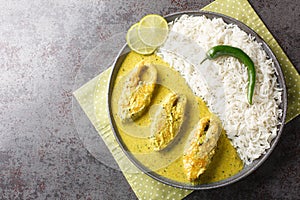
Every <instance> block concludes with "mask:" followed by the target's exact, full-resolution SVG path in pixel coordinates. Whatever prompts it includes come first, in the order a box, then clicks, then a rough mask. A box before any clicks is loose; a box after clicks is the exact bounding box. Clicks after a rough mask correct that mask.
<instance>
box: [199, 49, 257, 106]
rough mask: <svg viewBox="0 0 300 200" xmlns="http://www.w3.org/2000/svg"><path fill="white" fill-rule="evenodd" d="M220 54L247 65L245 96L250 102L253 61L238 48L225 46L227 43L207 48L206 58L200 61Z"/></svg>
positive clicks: (254, 73)
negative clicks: (246, 92)
mask: <svg viewBox="0 0 300 200" xmlns="http://www.w3.org/2000/svg"><path fill="white" fill-rule="evenodd" d="M220 56H232V57H235V58H237V59H238V60H239V61H240V62H242V63H243V64H244V65H245V66H246V67H247V71H248V80H249V84H248V94H247V97H248V102H249V104H252V97H253V93H254V87H255V76H256V72H255V67H254V63H253V61H252V60H251V58H250V57H249V56H248V55H247V54H246V53H245V52H244V51H243V50H241V49H239V48H236V47H232V46H227V45H218V46H215V47H212V48H211V49H210V50H208V52H207V53H206V58H205V59H204V60H203V61H202V62H201V63H203V62H204V61H205V60H206V59H210V60H212V59H215V58H218V57H220Z"/></svg>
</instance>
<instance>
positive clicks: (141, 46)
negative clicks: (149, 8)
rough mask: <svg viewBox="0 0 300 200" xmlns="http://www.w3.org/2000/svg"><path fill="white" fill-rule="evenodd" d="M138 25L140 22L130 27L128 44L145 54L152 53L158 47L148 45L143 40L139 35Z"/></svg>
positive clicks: (127, 38) (127, 36)
mask: <svg viewBox="0 0 300 200" xmlns="http://www.w3.org/2000/svg"><path fill="white" fill-rule="evenodd" d="M138 26H139V23H136V24H134V25H132V26H131V27H130V29H129V30H128V31H127V34H126V41H127V44H128V46H129V47H130V48H131V49H132V50H133V51H135V52H137V53H139V54H143V55H147V54H151V53H153V52H154V51H155V49H156V47H151V46H149V45H146V44H145V43H143V42H142V41H141V39H140V38H139V36H138V30H137V29H138Z"/></svg>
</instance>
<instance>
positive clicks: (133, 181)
mask: <svg viewBox="0 0 300 200" xmlns="http://www.w3.org/2000/svg"><path fill="white" fill-rule="evenodd" d="M203 10H207V11H213V12H218V13H222V14H225V15H228V16H231V17H233V18H236V19H238V20H239V21H241V22H244V23H245V24H246V25H248V26H249V27H251V28H252V29H253V30H254V31H256V32H257V33H258V34H259V35H260V36H261V37H262V38H263V39H264V40H265V41H266V42H267V43H268V44H269V46H270V47H271V49H272V50H273V52H274V53H275V55H276V56H277V58H278V60H279V62H280V64H281V67H282V69H283V72H284V75H285V79H286V84H287V88H288V105H289V108H288V115H287V121H289V120H291V119H293V118H294V117H296V116H297V115H298V114H299V112H300V110H299V107H300V106H299V92H300V76H299V74H298V73H297V71H296V69H295V68H294V67H293V65H292V64H291V62H290V61H289V59H288V58H287V56H286V55H285V54H284V52H283V51H282V49H281V48H280V46H279V45H278V43H277V42H276V41H275V39H274V38H273V36H272V35H271V33H270V32H269V31H268V29H267V28H266V27H265V25H264V24H263V22H262V21H261V20H260V19H259V17H258V16H257V14H256V13H255V11H254V10H253V9H252V7H251V5H250V4H249V3H248V1H246V0H216V1H214V2H213V3H211V4H209V5H208V6H206V7H205V8H203ZM110 71H111V68H109V69H108V70H106V71H105V72H103V73H102V74H100V75H98V76H97V77H95V78H94V79H92V80H91V81H89V82H88V83H86V84H85V85H83V86H82V87H81V88H79V89H78V90H76V91H75V92H74V96H75V98H76V99H77V101H78V102H79V104H80V106H81V107H82V109H83V110H84V112H85V113H86V115H87V116H88V118H89V119H90V121H91V122H92V124H93V125H94V126H95V128H96V130H97V131H98V133H99V135H100V136H101V137H102V139H103V140H104V142H105V144H106V145H107V146H108V148H109V150H110V152H111V153H112V155H113V157H114V158H115V160H116V161H117V163H118V165H119V167H120V169H121V170H122V172H123V174H124V176H125V178H126V179H127V181H128V183H129V184H130V186H131V187H132V189H133V191H134V192H135V194H136V196H137V197H138V198H139V199H174V200H175V199H182V198H184V197H185V196H187V195H188V194H190V193H191V192H192V190H184V189H179V188H174V187H171V186H168V185H165V184H163V183H160V182H158V181H156V180H154V179H152V178H150V177H149V176H147V175H146V174H144V173H143V172H141V171H140V170H139V169H137V168H136V167H135V166H134V165H133V164H132V163H131V162H130V160H129V159H128V158H127V157H126V156H125V154H124V153H123V151H122V150H121V148H120V147H119V145H118V143H117V142H116V141H115V138H114V135H113V133H112V131H111V129H110V125H109V118H108V115H107V113H108V110H107V107H108V106H107V101H106V94H107V89H108V83H107V82H108V78H109V74H110Z"/></svg>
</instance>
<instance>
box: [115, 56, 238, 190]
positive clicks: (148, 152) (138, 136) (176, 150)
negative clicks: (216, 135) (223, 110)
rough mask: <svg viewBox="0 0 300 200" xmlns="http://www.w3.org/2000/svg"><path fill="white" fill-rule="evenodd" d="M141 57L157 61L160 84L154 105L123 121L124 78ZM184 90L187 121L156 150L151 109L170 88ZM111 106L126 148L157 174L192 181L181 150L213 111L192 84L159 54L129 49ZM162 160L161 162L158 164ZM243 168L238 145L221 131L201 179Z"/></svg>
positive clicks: (213, 178)
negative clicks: (165, 145) (128, 121)
mask: <svg viewBox="0 0 300 200" xmlns="http://www.w3.org/2000/svg"><path fill="white" fill-rule="evenodd" d="M141 60H145V61H149V62H152V63H153V64H156V65H158V67H157V68H158V69H157V70H158V84H159V86H158V87H157V88H156V92H155V94H154V96H153V99H152V103H151V105H150V106H152V109H153V110H154V111H153V110H151V107H150V109H149V110H148V112H146V113H145V114H144V115H143V116H142V117H140V118H139V119H138V120H136V121H135V122H134V123H131V124H122V122H121V121H120V119H118V116H117V109H118V99H119V98H118V97H119V96H120V93H121V86H122V79H124V76H126V74H128V72H130V71H131V70H132V69H133V68H134V67H135V65H136V64H137V63H138V62H140V61H141ZM171 91H173V92H178V93H184V94H185V95H186V96H187V98H188V108H187V112H186V121H185V122H184V123H185V124H183V125H182V128H181V131H180V133H179V134H178V137H177V138H175V141H174V142H173V143H171V144H170V146H169V148H168V149H167V150H163V151H160V152H154V151H153V149H152V146H151V144H150V141H149V139H148V137H149V136H150V128H149V127H150V123H151V113H153V112H155V105H159V104H160V103H161V102H162V100H163V98H164V96H165V95H166V94H167V93H169V92H171ZM112 95H113V98H112V110H113V114H114V118H115V120H116V122H117V126H118V127H117V128H118V131H119V134H120V137H121V138H122V140H123V142H124V143H125V144H126V147H127V149H128V150H129V151H130V152H132V153H133V154H134V155H135V157H136V158H137V160H138V161H139V162H140V163H142V164H143V165H145V166H146V167H148V168H149V169H151V170H153V171H155V172H156V173H157V174H159V175H161V176H164V177H166V178H168V179H171V180H174V181H178V182H183V183H189V181H188V180H187V178H186V175H185V173H184V170H183V164H182V152H183V150H184V148H185V144H186V142H187V140H188V135H189V134H184V133H182V132H185V133H190V132H191V130H192V129H193V125H194V124H196V123H197V122H198V120H199V119H200V118H202V117H205V116H210V115H211V113H210V111H209V109H208V108H207V106H206V104H205V103H204V102H203V101H202V99H201V98H197V97H195V96H194V95H193V93H192V91H191V89H190V88H189V86H188V85H187V84H186V83H185V80H184V78H183V77H181V75H180V74H179V73H178V72H176V71H174V70H173V69H171V67H170V66H169V65H168V64H167V63H165V62H164V61H163V60H162V59H161V58H160V57H159V56H157V55H155V54H152V55H149V56H144V55H140V54H137V53H134V52H130V53H129V54H128V55H127V57H126V58H125V60H124V62H123V63H122V66H121V68H120V70H119V72H118V75H117V78H116V81H115V87H114V90H113V94H112ZM158 163H159V164H158ZM242 168H243V162H242V161H241V159H240V158H239V156H238V154H237V152H236V150H235V148H234V147H233V146H232V144H231V142H230V141H229V139H228V138H227V136H226V134H225V131H224V130H223V131H222V134H221V136H220V139H219V141H218V146H217V149H216V153H215V155H214V157H213V159H212V162H211V164H210V165H209V167H208V169H207V170H206V171H205V173H204V174H203V175H201V176H200V178H199V180H198V181H197V182H195V184H199V183H211V182H216V181H220V180H223V179H226V178H228V177H230V176H233V175H234V174H236V173H238V172H239V171H240V170H241V169H242Z"/></svg>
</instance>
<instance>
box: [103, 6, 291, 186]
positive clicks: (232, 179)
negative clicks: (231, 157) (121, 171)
mask: <svg viewBox="0 0 300 200" xmlns="http://www.w3.org/2000/svg"><path fill="white" fill-rule="evenodd" d="M183 14H187V15H192V16H202V15H205V16H206V17H207V18H209V19H212V18H222V19H223V20H224V22H226V23H228V24H229V23H230V24H235V25H237V26H238V27H239V28H240V29H242V30H243V31H245V32H246V33H248V34H251V35H252V36H254V37H255V39H256V41H257V42H259V43H261V44H262V48H263V49H264V50H265V52H266V53H267V55H268V57H269V58H271V59H272V60H273V62H274V68H275V71H276V75H277V81H278V84H279V86H280V87H281V88H283V92H282V103H281V105H280V108H281V109H282V111H283V115H282V117H281V118H280V125H279V126H278V132H277V136H276V137H275V138H274V139H273V140H272V142H271V147H270V148H269V149H268V150H267V152H266V153H265V154H264V155H262V156H261V157H260V158H259V159H256V160H255V161H253V163H252V164H250V165H245V167H244V168H243V169H242V170H241V171H240V172H239V173H238V174H236V175H234V176H231V177H230V178H228V179H225V180H222V181H219V182H214V183H209V184H200V185H193V184H186V183H181V182H176V181H173V180H170V179H168V178H166V177H162V176H160V175H159V174H157V173H155V172H153V171H149V169H147V168H146V167H145V166H144V165H142V164H141V163H140V162H139V161H138V160H137V159H136V158H135V157H134V155H133V154H131V153H130V152H129V151H128V149H127V148H126V144H124V142H123V141H122V139H121V137H120V135H119V133H118V130H117V128H116V122H115V120H114V118H113V114H112V109H111V96H112V91H113V86H114V81H115V78H116V75H117V73H118V70H119V68H120V66H121V64H122V62H123V60H124V59H125V57H126V55H127V54H128V53H129V52H130V49H129V47H128V46H127V45H126V44H125V45H124V46H123V48H122V49H121V51H120V53H119V55H118V57H117V58H116V60H115V63H114V65H113V70H112V73H111V77H110V82H109V91H108V98H107V99H108V105H109V115H110V120H111V127H112V129H113V131H114V134H115V137H116V140H117V141H118V143H119V145H120V146H121V148H122V149H123V151H124V153H125V154H126V156H127V157H128V158H129V159H130V160H131V161H132V162H133V163H134V164H135V166H137V167H138V168H139V169H140V170H141V171H143V172H144V173H146V174H147V175H149V176H150V177H152V178H154V179H156V180H158V181H160V182H162V183H165V184H168V185H171V186H174V187H179V188H184V189H193V190H202V189H213V188H218V187H222V186H225V185H229V184H232V183H234V182H236V181H238V180H241V179H242V178H244V177H246V176H247V175H249V174H251V173H252V172H253V171H255V170H256V169H257V168H258V167H259V166H260V165H261V164H262V163H263V162H264V161H265V160H266V159H267V158H268V157H269V155H270V154H271V152H272V151H273V149H274V148H275V146H276V144H277V142H278V140H279V138H280V135H281V133H282V130H283V127H284V122H285V117H286V110H287V93H286V86H285V81H284V76H283V73H282V71H281V68H280V65H279V63H278V60H277V59H276V57H275V55H274V54H273V52H272V51H271V49H270V48H269V46H268V45H267V44H266V43H265V42H264V41H263V40H262V39H261V38H260V37H259V36H258V35H257V34H256V33H255V32H254V31H253V30H252V29H250V28H249V27H248V26H246V25H245V24H243V23H241V22H240V21H238V20H236V19H233V18H230V17H227V16H225V15H222V14H218V13H213V12H206V11H186V12H178V13H174V14H170V15H167V16H165V19H166V20H167V21H168V22H171V21H174V20H175V19H176V18H178V17H180V16H181V15H183Z"/></svg>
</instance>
